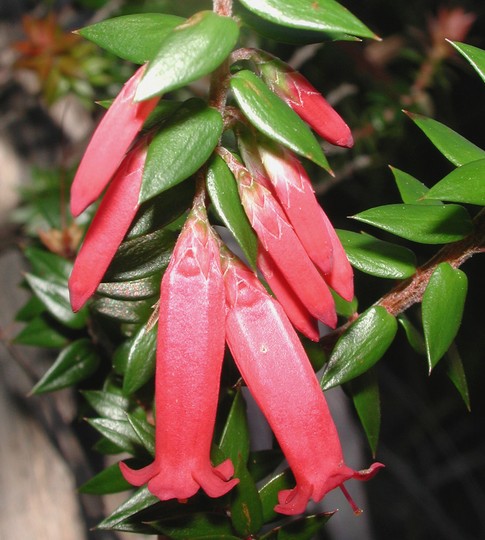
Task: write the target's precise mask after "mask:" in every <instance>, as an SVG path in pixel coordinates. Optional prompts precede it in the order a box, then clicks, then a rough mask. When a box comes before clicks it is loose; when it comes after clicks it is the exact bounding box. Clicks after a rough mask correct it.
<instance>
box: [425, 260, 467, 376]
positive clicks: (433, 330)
mask: <svg viewBox="0 0 485 540" xmlns="http://www.w3.org/2000/svg"><path fill="white" fill-rule="evenodd" d="M467 288H468V281H467V277H466V274H465V273H464V272H462V271H461V270H459V269H458V268H453V267H452V266H451V265H450V264H448V263H441V264H439V265H438V266H437V267H436V269H435V271H434V272H433V274H432V275H431V277H430V279H429V282H428V285H427V287H426V290H425V291H424V294H423V302H422V315H423V329H424V340H425V343H426V353H427V356H428V364H429V370H430V371H431V370H432V369H433V368H434V367H435V366H436V364H437V363H438V361H439V360H440V359H441V358H442V357H443V355H444V354H445V352H446V351H447V350H448V348H449V347H450V345H451V343H452V342H453V340H454V339H455V336H456V334H457V333H458V329H459V327H460V324H461V319H462V316H463V309H464V307H465V298H466V293H467Z"/></svg>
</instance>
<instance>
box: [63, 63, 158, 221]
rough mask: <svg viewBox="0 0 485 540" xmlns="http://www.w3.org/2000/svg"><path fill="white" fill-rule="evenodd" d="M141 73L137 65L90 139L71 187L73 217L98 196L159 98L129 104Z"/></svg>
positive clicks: (142, 69) (142, 68)
mask: <svg viewBox="0 0 485 540" xmlns="http://www.w3.org/2000/svg"><path fill="white" fill-rule="evenodd" d="M144 71H145V66H141V67H140V68H139V69H138V71H136V73H135V74H134V75H133V76H132V77H131V78H130V79H129V80H128V81H127V82H126V84H125V85H124V87H123V89H122V90H121V92H120V93H119V94H118V96H117V97H116V99H115V100H114V101H113V103H112V104H111V107H110V108H109V109H108V111H107V112H106V114H105V115H104V117H103V119H102V120H101V122H100V123H99V125H98V127H97V128H96V131H95V132H94V134H93V136H92V137H91V140H90V142H89V144H88V147H87V149H86V152H85V153H84V156H83V158H82V160H81V163H80V164H79V167H78V170H77V172H76V176H75V177H74V181H73V183H72V187H71V212H72V214H73V215H74V216H78V215H79V214H80V213H81V212H83V211H84V210H85V209H86V208H87V207H88V206H89V205H90V204H91V203H93V202H94V201H95V200H96V199H97V198H98V197H99V195H100V194H101V192H102V191H103V190H104V188H105V187H106V186H107V184H108V182H109V181H110V179H111V177H112V176H113V174H114V173H115V172H116V170H117V169H118V167H119V165H120V163H121V161H122V160H123V159H124V157H125V154H126V152H127V151H128V149H129V148H130V146H131V144H132V142H133V140H134V139H135V137H136V135H137V134H138V132H139V131H140V129H141V128H142V126H143V123H144V122H145V120H146V119H147V118H148V116H149V114H150V113H151V112H152V110H153V109H154V108H155V105H156V104H157V103H158V100H159V99H160V98H159V97H156V98H152V99H149V100H147V101H142V102H140V103H135V102H134V101H133V98H134V96H135V91H136V88H137V86H138V84H139V82H140V80H141V78H142V76H143V73H144Z"/></svg>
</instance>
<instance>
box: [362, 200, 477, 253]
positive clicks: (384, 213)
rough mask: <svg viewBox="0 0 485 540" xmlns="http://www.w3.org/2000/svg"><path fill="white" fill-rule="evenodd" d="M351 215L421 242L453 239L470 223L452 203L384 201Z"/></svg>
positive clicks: (468, 228) (453, 240)
mask: <svg viewBox="0 0 485 540" xmlns="http://www.w3.org/2000/svg"><path fill="white" fill-rule="evenodd" d="M352 217H353V218H354V219H356V220H357V221H361V222H363V223H368V224H369V225H373V226H374V227H378V228H380V229H384V230H385V231H388V232H390V233H392V234H395V235H397V236H401V237H402V238H406V239H407V240H412V241H413V242H420V243H422V244H446V243H449V242H455V241H457V240H461V239H462V238H464V237H465V236H466V235H467V234H469V233H470V232H471V231H472V222H471V219H470V216H469V215H468V213H467V211H466V210H465V209H464V208H463V207H462V206H457V205H454V204H447V205H440V206H434V205H433V206H431V205H429V206H428V205H417V204H388V205H385V206H379V207H377V208H371V209H369V210H365V211H364V212H360V214H357V215H355V216H352Z"/></svg>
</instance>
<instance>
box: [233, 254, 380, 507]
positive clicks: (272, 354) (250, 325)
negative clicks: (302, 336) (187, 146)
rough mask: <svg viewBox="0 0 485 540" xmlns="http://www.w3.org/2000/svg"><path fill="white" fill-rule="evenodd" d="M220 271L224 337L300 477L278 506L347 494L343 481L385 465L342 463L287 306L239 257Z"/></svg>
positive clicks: (283, 493)
mask: <svg viewBox="0 0 485 540" xmlns="http://www.w3.org/2000/svg"><path fill="white" fill-rule="evenodd" d="M223 271H224V283H225V287H226V302H227V307H228V311H227V317H226V340H227V343H228V345H229V348H230V350H231V353H232V355H233V357H234V360H235V362H236V364H237V366H238V369H239V371H240V372H241V375H242V376H243V378H244V380H245V382H246V384H247V385H248V387H249V389H250V391H251V393H252V395H253V397H254V398H255V400H256V402H257V403H258V405H259V407H260V408H261V410H262V412H263V413H264V414H265V416H266V418H267V420H268V422H269V424H270V426H271V428H272V430H273V432H274V434H275V436H276V438H277V439H278V442H279V444H280V447H281V449H282V450H283V453H284V454H285V457H286V459H287V461H288V464H289V466H290V468H291V469H292V471H293V474H294V476H295V479H296V487H295V488H294V489H292V490H285V491H281V492H280V493H279V496H278V500H279V504H278V505H277V506H276V507H275V510H276V511H277V512H280V513H282V514H288V515H293V514H299V513H301V512H304V510H305V508H306V505H307V503H308V501H309V500H310V499H313V500H314V501H319V500H321V499H322V498H323V497H324V496H325V495H326V493H328V492H329V491H331V490H332V489H334V488H336V487H342V489H343V490H344V493H346V491H345V487H344V486H343V483H344V482H345V481H347V480H349V479H351V478H356V479H358V480H367V479H369V478H371V477H372V476H373V475H374V474H375V473H376V472H377V471H378V469H379V468H381V467H383V465H382V464H380V463H374V464H373V465H372V466H371V467H370V468H369V469H367V470H364V471H354V470H353V469H351V468H350V467H348V466H347V465H345V463H344V459H343V454H342V448H341V445H340V440H339V437H338V433H337V429H336V427H335V424H334V422H333V419H332V417H331V415H330V412H329V409H328V406H327V402H326V400H325V397H324V395H323V392H322V390H321V388H320V386H319V384H318V381H317V379H316V376H315V374H314V372H313V370H312V367H311V365H310V361H309V360H308V357H307V355H306V353H305V350H304V349H303V347H302V345H301V343H300V341H299V339H298V336H297V335H296V333H295V331H294V330H293V327H292V326H291V323H290V321H289V320H288V318H287V317H286V315H285V313H284V311H283V309H282V308H281V306H280V305H279V304H278V302H277V301H276V300H274V299H273V298H271V297H270V296H269V295H268V294H267V292H266V291H265V290H264V288H263V287H262V285H261V284H260V282H259V281H258V279H257V277H256V276H255V275H254V274H253V273H252V272H251V271H250V270H249V269H248V268H246V267H245V266H243V264H242V263H240V262H238V261H237V260H236V259H235V258H234V257H230V256H229V255H227V256H224V257H223ZM354 507H355V505H354ZM355 508H356V507H355Z"/></svg>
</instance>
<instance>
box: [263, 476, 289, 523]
mask: <svg viewBox="0 0 485 540" xmlns="http://www.w3.org/2000/svg"><path fill="white" fill-rule="evenodd" d="M294 487H295V480H294V478H293V475H292V473H291V471H290V470H289V469H287V470H285V471H284V472H282V473H280V474H278V475H276V476H273V478H271V479H270V480H269V481H268V482H266V483H265V484H264V486H262V487H261V488H260V490H259V496H260V498H261V504H262V508H263V522H264V523H268V521H271V520H273V519H275V518H276V517H278V514H277V513H276V512H275V511H274V507H275V506H276V505H277V504H278V493H279V492H280V491H282V490H284V489H292V488H294Z"/></svg>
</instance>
